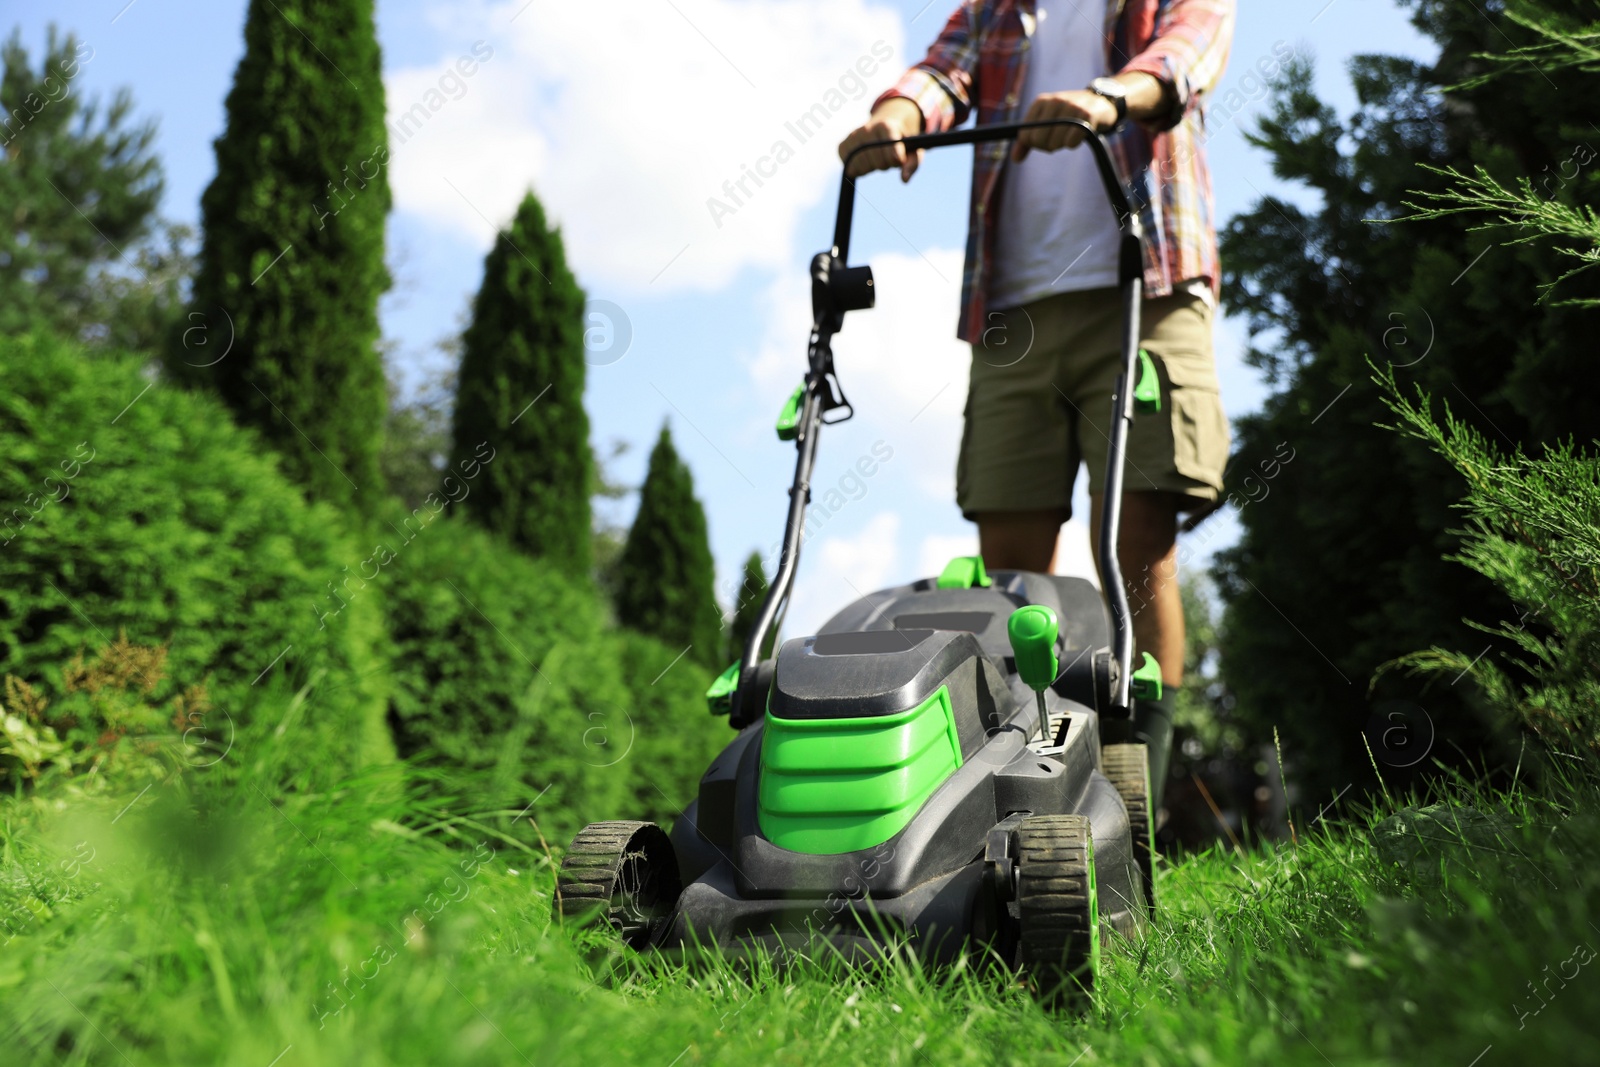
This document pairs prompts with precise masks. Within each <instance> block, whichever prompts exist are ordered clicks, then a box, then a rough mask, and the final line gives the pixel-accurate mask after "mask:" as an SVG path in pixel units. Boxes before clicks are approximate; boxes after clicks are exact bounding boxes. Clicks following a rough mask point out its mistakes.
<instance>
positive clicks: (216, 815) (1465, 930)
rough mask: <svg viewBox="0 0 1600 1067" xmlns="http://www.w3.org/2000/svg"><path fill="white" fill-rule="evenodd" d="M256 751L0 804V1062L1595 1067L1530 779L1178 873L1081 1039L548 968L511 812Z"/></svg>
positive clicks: (1587, 810) (837, 971)
mask: <svg viewBox="0 0 1600 1067" xmlns="http://www.w3.org/2000/svg"><path fill="white" fill-rule="evenodd" d="M263 699H264V700H272V701H278V702H279V703H281V704H283V705H284V706H283V707H278V708H276V709H262V710H261V712H260V714H259V717H260V718H261V719H263V720H268V719H271V718H272V716H273V714H274V713H275V714H277V715H278V716H280V717H281V715H282V714H283V711H284V710H285V707H287V705H288V703H289V702H290V700H291V699H292V698H289V697H285V696H281V695H275V694H264V696H263ZM287 743H288V742H287V741H285V740H283V739H281V738H276V737H257V738H252V739H249V740H248V741H242V743H241V745H240V746H239V747H238V748H236V749H235V751H234V752H233V753H231V754H230V756H229V760H230V762H233V763H234V767H233V771H234V773H233V775H232V780H231V781H228V780H226V779H225V778H224V777H223V776H222V775H218V774H215V773H213V771H212V770H211V769H210V768H206V767H189V766H185V765H182V764H179V765H177V766H178V767H179V768H181V769H177V770H175V771H174V772H173V773H171V774H169V775H167V776H165V777H161V778H157V779H154V780H152V781H150V782H148V783H147V782H146V781H145V780H141V781H140V782H139V783H137V785H130V786H128V787H126V788H123V787H122V786H120V785H118V784H116V783H114V782H104V783H101V785H100V787H99V788H98V789H85V788H83V787H82V785H81V783H79V784H77V785H75V787H74V788H73V789H72V790H71V791H70V792H69V791H67V789H66V788H65V786H64V785H60V784H58V785H57V786H55V787H46V788H43V789H41V790H40V791H39V792H38V793H36V794H33V795H31V796H24V797H16V798H10V799H6V800H3V801H0V834H3V838H0V938H4V939H5V941H4V947H3V948H0V1040H3V1047H4V1048H5V1050H6V1051H5V1054H4V1055H3V1056H0V1059H4V1060H5V1062H7V1063H12V1064H19V1065H20V1064H79V1063H95V1064H99V1063H105V1064H112V1063H119V1064H129V1063H131V1064H177V1063H215V1064H229V1065H241V1067H267V1065H269V1064H280V1065H282V1067H291V1065H295V1064H339V1065H348V1064H380V1063H406V1064H479V1063H481V1064H508V1063H523V1062H526V1063H532V1064H539V1065H544V1064H568V1063H583V1062H606V1063H628V1064H634V1063H637V1064H647V1065H659V1067H670V1065H673V1064H679V1065H683V1064H700V1063H724V1064H746V1063H752V1062H762V1063H795V1064H810V1063H820V1062H829V1061H834V1060H845V1061H848V1062H860V1063H874V1064H913V1063H916V1064H956V1063H995V1062H1002V1063H1041V1064H1043V1063H1053V1064H1065V1063H1073V1062H1077V1063H1081V1064H1088V1063H1119V1064H1151V1065H1154V1064H1196V1065H1201V1064H1275V1065H1276V1064H1299V1063H1305V1064H1323V1063H1328V1062H1332V1063H1336V1064H1341V1065H1343V1064H1358V1063H1359V1064H1401V1063H1419V1062H1428V1063H1440V1064H1460V1065H1461V1067H1467V1065H1468V1064H1473V1063H1477V1064H1479V1065H1480V1067H1487V1065H1491V1064H1497V1063H1531V1062H1538V1061H1539V1059H1541V1058H1544V1057H1548V1058H1550V1059H1551V1060H1552V1062H1561V1063H1563V1064H1577V1063H1594V1062H1600V1052H1597V1051H1596V1050H1595V1045H1594V1042H1593V1040H1592V1037H1593V1019H1594V1018H1595V1016H1596V1012H1597V1011H1600V967H1595V966H1591V965H1590V963H1589V961H1590V960H1592V959H1593V951H1592V949H1593V947H1594V946H1597V945H1600V930H1597V929H1596V927H1595V926H1594V925H1593V920H1594V914H1593V902H1594V900H1595V899H1596V897H1597V883H1600V873H1597V872H1600V862H1597V860H1600V824H1597V822H1596V820H1595V817H1594V815H1595V812H1596V810H1597V794H1600V785H1597V775H1596V773H1595V768H1594V767H1593V766H1592V765H1590V764H1584V763H1579V762H1577V761H1563V760H1557V761H1555V762H1557V763H1558V764H1561V763H1566V764H1568V766H1567V768H1566V769H1565V770H1564V771H1561V772H1560V774H1561V781H1560V782H1559V784H1557V785H1556V786H1555V787H1554V788H1550V789H1547V790H1544V794H1545V795H1547V796H1559V797H1562V798H1564V799H1563V800H1562V801H1561V802H1559V803H1554V802H1551V801H1548V800H1540V799H1537V798H1535V797H1534V796H1532V795H1529V794H1526V793H1524V792H1521V791H1513V792H1510V793H1507V794H1501V795H1495V796H1491V795H1485V794H1483V793H1481V792H1478V791H1476V790H1474V789H1473V788H1472V787H1470V786H1469V785H1467V784H1465V783H1458V784H1457V785H1456V786H1455V787H1454V788H1450V789H1446V790H1443V791H1441V792H1439V793H1437V794H1436V795H1434V796H1431V797H1427V798H1412V799H1413V801H1415V802H1416V803H1414V804H1413V805H1412V807H1410V808H1408V809H1407V813H1406V815H1405V816H1404V817H1403V818H1402V819H1399V820H1396V819H1389V816H1390V814H1391V813H1390V811H1386V810H1375V811H1371V812H1366V813H1361V814H1358V815H1354V816H1346V817H1345V820H1344V821H1341V822H1338V823H1334V822H1333V816H1331V815H1329V816H1325V817H1323V818H1322V819H1320V820H1319V821H1317V822H1316V823H1315V824H1314V825H1312V826H1310V827H1301V828H1300V831H1299V835H1298V845H1290V846H1286V847H1283V848H1279V849H1275V850H1263V851H1256V852H1251V853H1247V854H1234V853H1229V852H1223V851H1213V852H1209V853H1206V854H1203V855H1200V856H1196V857H1193V858H1190V859H1187V860H1185V861H1183V862H1181V863H1180V864H1178V865H1176V866H1175V867H1173V868H1171V869H1169V870H1167V871H1165V872H1164V873H1163V876H1162V882H1161V892H1162V904H1163V912H1162V915H1161V917H1160V919H1159V920H1158V921H1157V923H1156V925H1155V927H1154V929H1153V933H1152V935H1151V937H1150V938H1149V940H1148V942H1147V943H1145V944H1143V945H1128V944H1122V945H1119V946H1117V947H1115V948H1114V949H1113V950H1112V951H1110V952H1108V953H1106V956H1105V958H1106V961H1107V963H1106V973H1105V975H1104V981H1103V990H1102V992H1101V994H1100V996H1099V997H1098V999H1097V1003H1096V1005H1095V1009H1094V1011H1093V1012H1092V1013H1091V1014H1089V1015H1088V1016H1086V1017H1083V1018H1061V1017H1052V1016H1050V1015H1048V1014H1046V1013H1045V1012H1043V1011H1042V1010H1041V1009H1039V1008H1038V1007H1037V1006H1035V1005H1034V1003H1033V1002H1032V1001H1031V1000H1030V998H1029V996H1028V994H1027V992H1026V991H1025V990H1024V989H1023V988H1021V986H1020V985H1019V984H1017V983H1016V982H1015V981H1014V980H1012V979H1009V978H1007V977H1004V976H998V975H994V974H992V973H981V972H980V971H979V970H978V969H975V968H971V967H957V968H955V969H953V970H946V971H936V972H928V971H925V970H923V969H922V968H920V967H919V966H918V965H916V964H915V963H912V962H902V963H899V964H897V965H895V966H892V967H886V968H883V969H880V970H877V971H865V970H859V969H852V968H849V967H845V966H842V965H839V964H837V963H836V962H834V961H829V960H826V959H823V960H820V961H818V962H814V963H802V964H800V965H797V966H795V967H793V968H790V969H788V970H786V971H781V972H779V971H774V970H773V969H771V968H758V969H757V970H756V972H755V973H754V974H752V973H751V972H749V971H748V970H739V969H736V968H733V967H731V966H718V967H704V966H702V967H700V968H679V967H674V966H669V965H666V964H664V963H662V962H660V961H649V960H641V959H640V958H638V957H633V956H620V955H616V954H612V955H609V956H608V955H606V954H605V952H604V950H602V949H599V948H598V947H597V946H596V945H595V944H593V943H591V944H588V945H585V946H575V945H574V944H573V942H572V940H571V939H570V938H569V937H568V936H566V935H565V934H564V933H563V932H561V931H559V930H552V929H551V928H550V927H549V922H548V916H549V904H550V890H551V883H552V878H551V862H552V860H551V856H550V854H549V853H548V852H547V851H546V849H545V848H544V847H543V845H542V843H541V841H540V835H539V833H538V832H537V828H536V826H535V820H537V819H538V817H539V815H540V810H539V803H538V802H537V801H535V798H534V796H533V795H529V796H526V797H499V798H495V797H490V796H487V795H480V794H475V793H474V791H473V789H471V788H469V787H468V786H466V785H464V784H463V783H461V782H459V781H458V782H455V783H452V784H453V785H454V787H455V788H454V790H453V793H454V799H451V800H440V799H437V798H438V796H439V794H440V791H439V789H438V788H437V786H435V787H433V788H431V789H425V788H422V787H421V786H420V785H419V784H418V783H416V782H414V781H410V782H403V781H401V780H400V777H399V775H398V774H397V773H396V772H395V771H394V770H388V771H385V772H383V773H381V774H375V775H374V776H372V777H368V778H354V779H350V780H347V781H345V782H344V783H343V784H342V785H340V786H339V787H337V788H335V789H333V790H331V791H328V792H323V793H313V792H285V791H284V789H283V788H282V787H281V785H280V782H281V781H283V780H284V778H283V773H282V771H281V768H282V766H283V761H282V760H281V759H279V758H277V755H278V754H276V753H274V751H273V749H274V747H275V746H281V745H285V744H287ZM409 773H410V774H411V775H412V776H413V777H414V776H415V775H416V774H418V773H420V772H416V771H411V772H409ZM146 784H148V788H145V789H144V791H143V792H140V791H139V786H144V785H146ZM474 798H475V799H474ZM530 802H532V807H530V808H527V809H526V810H525V811H522V810H519V809H522V808H523V806H524V805H526V804H529V803H530ZM1420 803H1426V804H1430V805H1436V806H1434V807H1430V808H1428V810H1427V811H1426V812H1424V813H1418V811H1417V804H1420ZM447 806H448V807H447ZM475 809H476V814H461V813H462V812H470V811H473V810H475ZM518 816H520V818H519V817H518ZM1385 819H1389V821H1388V822H1384V820H1385ZM1536 993H1537V994H1538V996H1537V997H1536V995H1535V994H1536ZM1541 1005H1542V1006H1541ZM1486 1050H1487V1051H1486ZM1480 1055H1481V1056H1482V1058H1481V1059H1476V1060H1475V1057H1479V1056H1480ZM1558 1057H1559V1058H1558ZM1075 1058H1076V1059H1075Z"/></svg>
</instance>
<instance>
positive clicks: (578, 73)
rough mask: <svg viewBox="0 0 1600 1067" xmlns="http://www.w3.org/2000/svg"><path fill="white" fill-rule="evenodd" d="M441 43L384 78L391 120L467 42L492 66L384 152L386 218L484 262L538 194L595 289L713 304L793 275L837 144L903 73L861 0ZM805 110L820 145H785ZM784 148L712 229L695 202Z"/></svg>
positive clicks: (542, 19)
mask: <svg viewBox="0 0 1600 1067" xmlns="http://www.w3.org/2000/svg"><path fill="white" fill-rule="evenodd" d="M519 9H521V13H520V14H518V11H519ZM513 16H516V18H515V21H512V19H513ZM436 25H438V26H439V27H440V29H439V35H440V40H441V42H442V43H441V48H440V53H441V56H440V60H439V62H437V63H435V64H429V65H424V66H420V67H415V68H407V69H401V70H397V71H393V72H391V73H390V74H389V75H388V77H387V78H386V82H387V87H388V92H389V100H390V108H391V119H394V118H397V117H398V116H397V115H396V114H395V112H397V111H400V110H405V109H408V108H410V106H411V105H412V104H414V103H416V102H417V101H419V100H421V99H423V98H424V97H425V95H426V93H427V90H428V89H429V88H432V87H435V86H437V85H438V82H439V79H440V78H441V77H442V76H444V75H445V73H446V71H447V70H448V69H449V68H450V67H451V65H452V64H454V63H455V62H456V60H457V57H458V56H459V55H462V54H466V53H468V52H469V50H470V49H471V47H472V45H473V42H474V41H476V40H480V39H481V40H484V41H486V42H487V45H488V47H490V48H492V49H493V56H492V58H491V59H489V60H488V61H486V62H483V63H482V64H481V65H480V66H479V68H478V70H477V71H476V73H475V74H474V75H473V76H472V77H471V78H469V79H465V83H466V85H467V91H466V93H465V95H463V96H461V97H460V98H459V99H448V98H447V101H448V102H447V103H445V104H444V105H443V106H441V107H439V108H438V110H437V111H436V112H435V113H434V114H433V116H432V117H431V118H430V119H429V121H428V122H427V123H426V125H425V126H424V127H423V128H422V130H421V131H420V132H418V133H417V134H416V135H415V136H414V137H413V138H412V139H411V141H410V142H409V143H407V144H405V145H403V146H400V147H399V148H398V149H397V150H396V151H395V152H394V160H393V163H392V165H391V182H392V185H393V189H394V194H395V202H396V206H397V208H398V209H399V210H401V211H407V212H412V213H415V214H417V215H420V216H422V217H424V218H425V219H427V220H429V221H430V222H432V223H435V224H437V225H438V226H440V227H442V228H448V229H456V230H460V231H464V232H466V233H469V234H471V235H472V236H473V237H474V238H475V239H476V240H477V241H478V242H479V243H480V244H483V245H487V243H488V242H489V240H490V238H491V237H492V234H493V232H494V229H495V228H496V227H498V226H501V225H503V224H504V223H505V222H506V221H507V220H508V219H509V218H510V216H511V213H512V212H513V210H514V209H515V207H516V204H517V202H518V201H519V200H520V199H521V197H522V195H523V193H524V192H525V191H526V190H527V189H528V188H529V187H530V186H531V187H532V188H533V189H534V190H535V191H536V192H537V193H538V194H539V196H540V198H541V200H542V201H543V202H544V204H545V206H546V208H547V209H548V210H549V211H550V213H551V214H552V216H553V217H554V218H555V219H556V220H557V221H558V222H559V223H560V225H561V227H562V231H563V234H564V236H565V237H566V239H567V249H568V254H569V256H570V257H571V258H572V260H573V261H574V263H575V265H576V267H577V269H578V271H579V273H580V274H581V276H582V277H583V278H584V279H585V281H586V282H587V283H589V284H591V285H598V286H600V287H628V286H643V285H646V284H650V283H651V282H652V279H655V278H656V276H657V275H658V274H660V277H659V280H657V281H656V282H655V286H656V288H659V289H685V288H693V289H702V290H713V291H714V290H716V289H718V288H721V287H722V286H723V285H724V284H726V283H727V282H728V281H729V280H730V279H731V278H732V277H733V276H734V275H735V274H736V273H737V272H738V271H739V270H740V269H742V268H745V267H749V266H764V267H777V266H784V267H788V266H791V265H792V263H793V260H794V258H795V257H794V255H793V253H792V247H791V246H792V243H793V237H794V232H795V229H796V223H797V220H798V218H799V216H800V214H801V212H803V211H804V210H805V209H806V208H808V207H809V206H811V205H812V204H814V203H815V202H816V201H817V200H818V198H820V197H822V196H825V195H827V194H828V192H829V191H830V189H831V188H832V187H833V185H834V183H835V182H836V181H837V177H838V166H839V162H838V157H837V155H836V153H835V145H836V144H837V143H838V141H839V140H840V139H841V138H842V137H843V136H844V134H845V133H847V132H848V131H849V129H850V128H851V126H852V125H853V124H855V123H856V122H858V121H859V120H860V119H862V118H864V117H865V115H866V112H867V108H868V106H869V105H870V104H871V101H872V99H873V97H874V96H875V95H876V94H877V93H878V92H879V91H881V90H882V89H883V88H884V87H886V86H887V85H888V84H890V83H891V82H892V81H893V80H894V79H895V78H896V77H897V76H898V75H899V73H900V72H901V71H902V70H903V69H904V68H905V66H906V65H907V60H906V57H905V56H904V54H903V51H904V50H903V36H902V27H901V20H900V18H899V16H898V14H897V13H895V12H894V11H893V10H891V9H889V8H887V7H877V6H873V5H871V4H870V3H868V0H745V2H737V0H675V2H674V3H672V4H663V3H657V2H648V3H645V2H632V3H628V2H625V3H623V4H621V5H619V6H618V10H615V11H614V12H613V13H612V15H611V16H610V17H607V18H606V19H604V20H603V22H598V23H597V21H596V18H595V11H594V9H593V8H591V7H588V6H585V5H581V4H579V5H573V4H566V5H562V4H534V5H531V6H527V7H526V8H524V0H511V2H508V3H501V4H488V5H474V6H466V5H462V6H457V5H451V6H450V7H449V8H448V9H446V8H440V9H439V12H438V17H437V19H436ZM858 64H859V66H858ZM863 72H868V73H865V74H864V73H863ZM816 105H820V106H821V108H822V110H821V111H819V112H817V113H816V118H815V119H814V120H813V121H814V122H815V123H816V127H817V128H807V129H805V130H801V129H800V128H799V127H793V124H794V123H795V122H796V121H797V120H798V119H799V117H800V116H801V115H803V114H805V113H806V112H807V111H808V110H810V109H812V108H813V107H814V106H816ZM801 134H806V136H804V137H802V136H801ZM779 142H783V143H784V144H785V145H786V146H787V150H788V151H790V152H792V153H793V155H792V157H787V156H786V157H785V158H784V161H783V162H782V163H781V165H780V164H779V163H778V162H777V161H776V160H775V159H773V160H769V161H768V162H767V163H765V164H762V169H763V170H766V171H767V172H768V174H769V176H768V177H765V178H763V179H762V184H761V185H760V186H759V187H757V186H756V185H755V184H754V182H753V180H752V179H749V178H745V185H744V190H743V193H744V194H747V195H739V201H740V202H739V203H738V204H737V206H734V209H733V210H734V213H733V214H731V215H726V216H722V217H721V223H722V225H721V226H720V228H719V227H718V225H717V221H716V219H714V218H713V215H712V213H711V211H710V210H708V207H707V200H708V199H709V198H712V197H716V198H718V199H720V200H722V201H723V203H724V204H732V203H733V202H732V201H730V200H729V194H728V192H727V191H726V190H724V188H723V186H724V183H725V182H730V183H737V182H738V181H739V179H740V178H741V177H744V176H745V173H746V172H745V168H746V167H747V166H749V167H754V166H756V165H757V164H758V163H760V161H761V159H762V157H764V156H769V157H770V156H771V155H772V153H773V151H774V149H775V148H776V146H777V145H778V143H779ZM781 154H782V153H780V155H781ZM452 186H453V187H452ZM736 195H738V193H737V189H736ZM674 257H677V258H676V259H674ZM669 263H671V267H670V269H667V270H665V272H664V273H663V268H665V267H667V265H668V264H669Z"/></svg>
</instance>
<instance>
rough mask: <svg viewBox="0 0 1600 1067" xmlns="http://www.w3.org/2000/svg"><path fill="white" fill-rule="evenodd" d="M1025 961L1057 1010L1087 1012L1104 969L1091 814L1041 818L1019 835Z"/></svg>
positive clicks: (1020, 956) (1015, 845) (1015, 844)
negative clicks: (1101, 961) (1096, 980)
mask: <svg viewBox="0 0 1600 1067" xmlns="http://www.w3.org/2000/svg"><path fill="white" fill-rule="evenodd" d="M1011 854H1012V856H1013V857H1014V860H1015V863H1016V892H1017V908H1018V920H1019V921H1018V945H1017V962H1018V963H1019V964H1020V965H1021V966H1022V969H1023V971H1024V972H1025V973H1027V974H1028V975H1029V977H1030V979H1031V981H1032V983H1033V986H1034V991H1035V992H1036V993H1037V995H1038V996H1039V998H1040V1000H1042V1001H1043V1002H1044V1003H1045V1004H1047V1005H1049V1006H1051V1007H1057V1008H1067V1009H1073V1010H1077V1009H1082V1008H1086V1007H1088V1004H1089V1000H1090V998H1091V996H1092V995H1093V993H1094V982H1095V974H1096V972H1097V971H1099V969H1100V906H1099V901H1098V900H1097V889H1096V886H1095V877H1094V836H1093V834H1092V833H1091V832H1090V829H1089V820H1088V818H1087V817H1086V816H1083V815H1034V816H1031V817H1029V818H1027V819H1024V820H1023V821H1022V823H1021V825H1019V826H1018V827H1017V829H1016V830H1015V831H1013V836H1012V849H1011Z"/></svg>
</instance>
